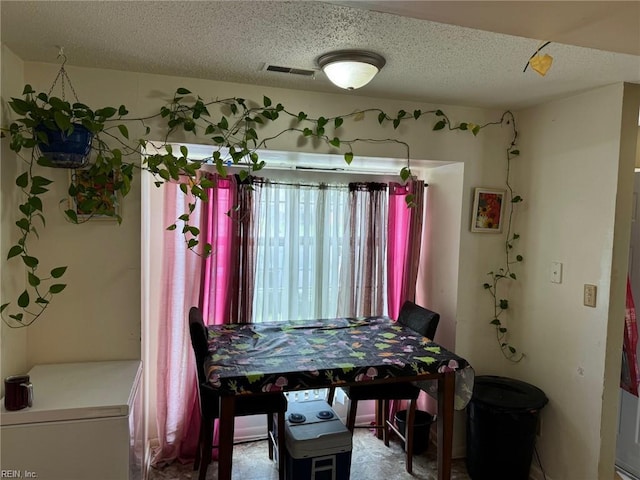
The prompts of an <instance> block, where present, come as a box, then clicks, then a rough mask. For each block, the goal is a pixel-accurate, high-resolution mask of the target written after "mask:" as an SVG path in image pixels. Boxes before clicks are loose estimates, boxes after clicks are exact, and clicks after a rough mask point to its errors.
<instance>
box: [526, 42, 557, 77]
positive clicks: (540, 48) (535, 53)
mask: <svg viewBox="0 0 640 480" xmlns="http://www.w3.org/2000/svg"><path fill="white" fill-rule="evenodd" d="M550 43H551V42H550V41H549V42H545V43H543V44H542V45H541V46H539V47H538V49H537V50H536V51H535V52H533V55H531V56H530V57H529V60H527V64H526V65H525V66H524V70H522V73H524V72H526V71H527V67H528V66H529V62H530V61H531V59H532V58H533V57H535V56H536V55H537V54H538V53H540V50H542V49H543V48H544V47H546V46H547V45H549V44H550Z"/></svg>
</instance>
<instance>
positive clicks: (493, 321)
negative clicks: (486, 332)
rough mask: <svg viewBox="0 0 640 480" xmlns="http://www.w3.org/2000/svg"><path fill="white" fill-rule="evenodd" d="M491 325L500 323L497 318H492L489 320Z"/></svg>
mask: <svg viewBox="0 0 640 480" xmlns="http://www.w3.org/2000/svg"><path fill="white" fill-rule="evenodd" d="M489 323H490V324H491V325H502V324H501V323H500V320H498V319H497V318H494V319H493V320H491V322H489Z"/></svg>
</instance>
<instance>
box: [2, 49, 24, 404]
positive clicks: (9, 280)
mask: <svg viewBox="0 0 640 480" xmlns="http://www.w3.org/2000/svg"><path fill="white" fill-rule="evenodd" d="M0 48H1V58H2V80H1V82H2V84H1V86H2V93H1V99H0V124H1V125H2V126H3V127H5V126H8V125H9V124H10V123H11V118H12V114H11V110H10V107H9V105H8V104H7V101H8V100H9V99H10V98H11V97H19V96H20V95H21V94H22V89H23V87H24V80H23V72H22V70H23V63H22V61H21V60H20V59H19V58H18V57H16V56H15V55H14V54H13V52H11V50H9V49H8V48H6V47H5V46H3V45H1V44H0ZM1 148H2V151H1V155H2V159H1V161H0V249H1V253H0V256H1V258H2V260H1V261H0V275H1V277H2V282H1V285H2V287H1V290H0V297H1V298H0V304H4V303H8V302H11V301H14V299H16V298H17V296H18V295H19V294H20V293H21V292H22V290H23V289H24V283H25V276H24V274H23V272H22V270H21V269H20V270H16V269H14V268H12V266H11V265H8V263H7V262H6V260H5V258H6V254H7V252H8V251H9V248H10V247H11V245H14V244H15V242H16V241H17V240H18V232H17V229H15V228H12V227H13V225H14V222H15V221H16V220H18V215H17V213H16V212H18V209H17V208H14V206H17V205H18V204H19V203H20V202H21V201H22V198H21V194H20V192H19V191H18V190H17V188H16V187H15V179H16V177H17V175H18V173H19V172H20V173H22V171H23V165H21V162H20V160H18V158H17V157H16V155H15V154H14V153H13V152H12V151H11V150H9V146H8V143H7V142H5V141H2V143H1ZM18 213H19V212H18ZM17 262H20V258H18V257H16V258H14V259H13V263H14V264H15V263H17ZM0 352H2V353H1V355H2V360H1V361H0V376H1V377H2V378H4V377H6V376H9V375H18V374H23V373H26V372H27V371H28V368H27V330H26V329H24V328H23V329H13V328H9V327H8V326H7V325H6V324H5V323H4V322H2V326H1V327H0ZM0 388H1V389H2V395H4V382H2V386H1V387H0Z"/></svg>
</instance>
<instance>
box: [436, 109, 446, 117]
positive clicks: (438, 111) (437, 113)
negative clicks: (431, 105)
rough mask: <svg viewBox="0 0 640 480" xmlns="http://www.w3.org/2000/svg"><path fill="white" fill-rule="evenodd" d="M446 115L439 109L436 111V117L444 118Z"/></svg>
mask: <svg viewBox="0 0 640 480" xmlns="http://www.w3.org/2000/svg"><path fill="white" fill-rule="evenodd" d="M443 115H444V113H443V112H442V110H440V109H438V110H436V117H442V116H443Z"/></svg>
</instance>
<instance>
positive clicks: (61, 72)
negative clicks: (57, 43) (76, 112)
mask: <svg viewBox="0 0 640 480" xmlns="http://www.w3.org/2000/svg"><path fill="white" fill-rule="evenodd" d="M58 48H59V49H60V50H59V51H58V57H57V58H60V57H62V65H60V70H58V75H56V78H55V79H54V80H53V84H51V88H50V89H49V92H48V93H47V96H48V97H50V96H51V92H53V89H54V87H55V86H56V83H58V80H60V88H61V90H62V100H65V92H64V83H65V79H66V82H67V83H68V84H69V88H71V92H72V93H73V97H74V98H75V99H76V102H79V100H78V95H76V90H75V89H74V88H73V84H72V83H71V79H70V78H69V75H67V71H66V70H65V69H64V65H65V63H67V56H66V55H65V54H64V47H58Z"/></svg>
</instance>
